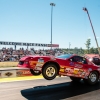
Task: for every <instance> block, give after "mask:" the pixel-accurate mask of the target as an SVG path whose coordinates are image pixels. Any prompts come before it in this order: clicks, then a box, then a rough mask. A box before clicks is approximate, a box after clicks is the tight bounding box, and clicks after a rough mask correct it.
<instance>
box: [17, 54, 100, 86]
mask: <svg viewBox="0 0 100 100" xmlns="http://www.w3.org/2000/svg"><path fill="white" fill-rule="evenodd" d="M18 67H24V68H29V69H30V71H31V73H32V74H33V75H40V74H41V73H42V75H43V77H44V78H45V79H47V80H53V79H54V78H55V77H56V76H57V75H63V76H69V77H70V78H71V80H72V81H80V80H81V79H83V80H84V81H85V82H87V83H89V84H91V85H93V84H96V83H97V82H98V80H99V78H100V66H97V65H95V64H94V63H93V62H90V61H89V60H88V59H86V58H84V57H81V56H78V55H74V54H64V55H60V56H57V57H54V56H26V57H23V58H21V59H20V61H19V64H18Z"/></svg>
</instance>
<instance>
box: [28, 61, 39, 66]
mask: <svg viewBox="0 0 100 100" xmlns="http://www.w3.org/2000/svg"><path fill="white" fill-rule="evenodd" d="M29 63H30V66H35V65H36V63H37V61H29Z"/></svg>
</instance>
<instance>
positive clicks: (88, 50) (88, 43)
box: [63, 39, 98, 55]
mask: <svg viewBox="0 0 100 100" xmlns="http://www.w3.org/2000/svg"><path fill="white" fill-rule="evenodd" d="M85 46H86V49H83V48H82V47H80V48H78V47H75V48H73V49H69V48H67V49H63V50H64V52H66V53H72V54H78V55H84V54H98V49H97V48H94V47H91V39H87V41H86V43H85Z"/></svg>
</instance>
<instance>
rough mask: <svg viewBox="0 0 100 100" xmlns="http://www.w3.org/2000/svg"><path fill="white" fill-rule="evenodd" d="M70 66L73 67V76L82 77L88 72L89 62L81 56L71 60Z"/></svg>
mask: <svg viewBox="0 0 100 100" xmlns="http://www.w3.org/2000/svg"><path fill="white" fill-rule="evenodd" d="M69 60H70V62H69V66H70V67H71V74H72V75H74V76H80V77H81V76H82V75H84V74H85V72H86V64H87V61H86V59H85V58H83V57H80V56H73V57H72V58H70V59H69Z"/></svg>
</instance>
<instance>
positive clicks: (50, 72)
mask: <svg viewBox="0 0 100 100" xmlns="http://www.w3.org/2000/svg"><path fill="white" fill-rule="evenodd" d="M46 75H47V76H48V77H52V76H54V75H55V68H54V67H52V66H50V67H48V68H47V69H46Z"/></svg>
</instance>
